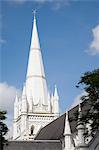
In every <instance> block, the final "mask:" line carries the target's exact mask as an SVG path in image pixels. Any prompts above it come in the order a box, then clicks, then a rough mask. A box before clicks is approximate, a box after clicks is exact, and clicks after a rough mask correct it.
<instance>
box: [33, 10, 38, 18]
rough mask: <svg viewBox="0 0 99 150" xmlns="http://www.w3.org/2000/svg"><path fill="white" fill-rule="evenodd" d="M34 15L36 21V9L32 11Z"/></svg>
mask: <svg viewBox="0 0 99 150" xmlns="http://www.w3.org/2000/svg"><path fill="white" fill-rule="evenodd" d="M32 13H33V15H34V19H36V13H37V10H36V9H34V10H32Z"/></svg>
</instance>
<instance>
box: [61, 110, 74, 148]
mask: <svg viewBox="0 0 99 150" xmlns="http://www.w3.org/2000/svg"><path fill="white" fill-rule="evenodd" d="M74 149H75V148H74V143H73V138H72V134H71V128H70V123H69V118H68V112H66V118H65V127H64V147H63V150H74Z"/></svg>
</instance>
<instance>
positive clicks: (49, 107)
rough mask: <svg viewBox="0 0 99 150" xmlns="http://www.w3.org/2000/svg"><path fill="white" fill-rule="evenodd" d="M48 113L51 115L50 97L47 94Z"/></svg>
mask: <svg viewBox="0 0 99 150" xmlns="http://www.w3.org/2000/svg"><path fill="white" fill-rule="evenodd" d="M48 112H49V113H51V97H50V93H49V92H48Z"/></svg>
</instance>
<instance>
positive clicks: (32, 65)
mask: <svg viewBox="0 0 99 150" xmlns="http://www.w3.org/2000/svg"><path fill="white" fill-rule="evenodd" d="M36 22H37V21H36V16H35V14H34V22H33V31H32V38H31V47H30V54H29V62H28V68H27V76H26V91H27V100H28V103H29V106H30V105H31V104H30V101H29V97H30V95H31V94H32V96H33V104H34V105H37V104H38V103H39V100H41V102H42V104H43V105H47V104H48V99H47V96H48V90H47V83H46V79H45V72H44V66H43V60H42V54H41V50H40V43H39V37H38V32H37V25H36Z"/></svg>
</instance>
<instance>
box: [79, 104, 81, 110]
mask: <svg viewBox="0 0 99 150" xmlns="http://www.w3.org/2000/svg"><path fill="white" fill-rule="evenodd" d="M79 112H81V103H79Z"/></svg>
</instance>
